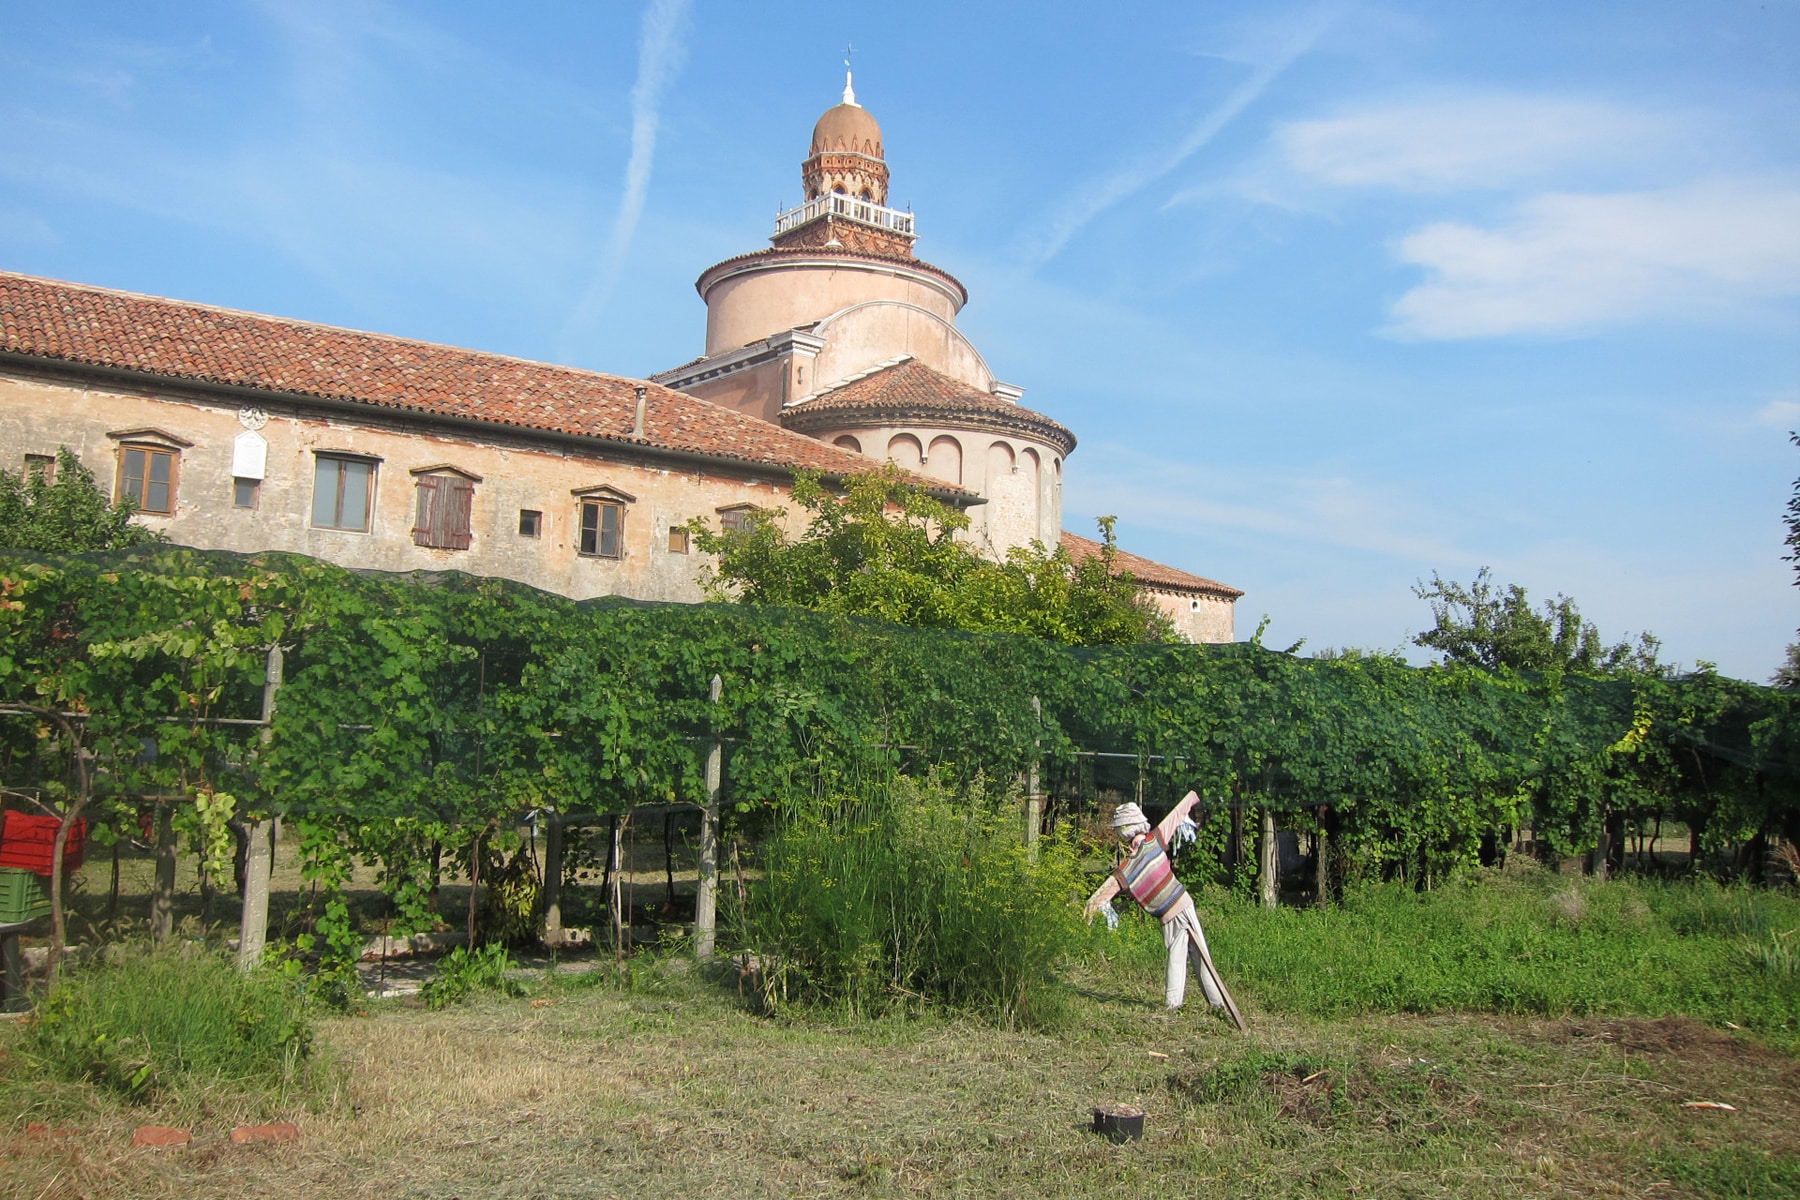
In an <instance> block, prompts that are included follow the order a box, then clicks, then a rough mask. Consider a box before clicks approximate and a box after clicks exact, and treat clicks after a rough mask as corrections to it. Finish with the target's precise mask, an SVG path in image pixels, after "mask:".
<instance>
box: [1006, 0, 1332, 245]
mask: <svg viewBox="0 0 1800 1200" xmlns="http://www.w3.org/2000/svg"><path fill="white" fill-rule="evenodd" d="M1344 8H1345V0H1321V2H1320V3H1318V4H1315V5H1314V6H1313V7H1311V8H1309V9H1308V10H1307V11H1306V12H1305V13H1304V14H1302V16H1301V17H1300V19H1299V20H1298V21H1296V22H1295V23H1293V24H1292V25H1291V26H1288V27H1286V28H1284V29H1282V30H1281V33H1280V37H1279V38H1278V39H1277V40H1275V41H1273V42H1272V43H1270V46H1269V48H1267V49H1266V51H1265V52H1266V53H1267V55H1268V57H1267V58H1265V59H1263V61H1262V62H1261V63H1260V64H1259V65H1258V66H1257V68H1256V70H1255V71H1253V72H1252V73H1251V75H1250V77H1249V78H1248V79H1246V80H1244V81H1243V82H1242V83H1240V84H1239V85H1238V86H1237V87H1236V88H1234V89H1232V91H1231V93H1230V94H1229V95H1227V96H1226V97H1225V99H1224V100H1222V101H1220V102H1219V104H1218V105H1216V106H1215V107H1214V108H1213V110H1212V111H1211V112H1209V113H1207V115H1206V117H1205V118H1204V119H1203V120H1202V121H1201V122H1200V123H1199V124H1198V125H1196V126H1194V128H1192V129H1191V130H1189V131H1188V133H1187V136H1185V137H1183V138H1182V139H1181V140H1180V141H1179V142H1177V143H1176V144H1175V145H1174V146H1173V147H1159V148H1157V149H1156V150H1155V151H1154V152H1153V153H1150V154H1147V155H1145V156H1143V157H1142V158H1140V159H1138V161H1136V162H1134V163H1129V164H1127V165H1125V166H1123V167H1121V168H1119V169H1117V170H1115V171H1113V172H1112V173H1111V174H1110V175H1107V176H1105V177H1104V178H1101V179H1095V180H1092V181H1090V182H1089V183H1088V184H1087V185H1085V186H1084V187H1082V188H1080V189H1078V190H1077V191H1076V192H1075V193H1074V194H1072V195H1071V196H1069V197H1068V198H1067V199H1066V200H1065V201H1064V202H1063V204H1062V205H1061V207H1060V208H1059V209H1058V210H1057V211H1056V212H1054V213H1052V214H1051V216H1050V217H1049V219H1048V220H1046V221H1045V222H1044V224H1043V233H1042V235H1041V236H1039V237H1037V238H1035V239H1034V240H1033V241H1032V243H1031V244H1030V245H1029V246H1028V247H1027V248H1026V250H1025V256H1026V257H1027V258H1028V259H1029V260H1030V261H1032V262H1034V263H1045V262H1049V261H1050V260H1051V259H1053V258H1055V257H1056V256H1057V255H1058V254H1059V253H1061V252H1062V248H1063V247H1064V246H1066V245H1068V244H1069V240H1070V239H1071V238H1073V237H1074V236H1075V235H1076V234H1078V233H1080V232H1081V231H1082V229H1084V228H1086V226H1087V224H1088V222H1090V221H1092V220H1093V219H1094V218H1095V217H1097V216H1099V215H1100V214H1101V213H1103V212H1105V211H1106V210H1107V209H1109V208H1111V207H1112V206H1113V205H1115V204H1117V203H1118V202H1119V201H1121V200H1123V199H1125V198H1126V197H1128V196H1131V195H1133V194H1135V193H1137V192H1139V191H1142V190H1143V189H1144V188H1146V187H1148V186H1150V185H1151V184H1152V183H1155V182H1156V181H1157V180H1159V179H1161V178H1163V177H1164V176H1166V175H1168V174H1169V173H1170V172H1171V171H1173V170H1174V169H1175V168H1176V167H1179V166H1180V165H1181V164H1182V163H1184V162H1186V161H1187V160H1188V159H1189V158H1191V157H1193V156H1194V154H1196V153H1197V152H1198V151H1200V150H1201V149H1202V148H1204V147H1205V146H1206V145H1207V143H1209V142H1211V141H1212V140H1213V139H1214V138H1215V137H1217V136H1218V135H1219V133H1220V132H1221V131H1222V130H1224V129H1225V128H1226V127H1227V126H1229V125H1230V124H1231V123H1232V122H1233V121H1235V120H1237V118H1238V116H1239V114H1241V113H1242V112H1243V111H1244V110H1245V109H1246V108H1248V107H1250V105H1252V104H1253V103H1255V102H1256V100H1257V99H1258V98H1259V97H1260V96H1261V95H1262V94H1263V93H1264V92H1265V91H1267V90H1268V89H1269V85H1270V84H1272V83H1274V82H1275V80H1276V79H1277V78H1279V77H1280V76H1281V74H1282V72H1284V71H1286V70H1287V69H1288V68H1289V67H1290V66H1292V65H1293V64H1294V62H1295V60H1297V59H1299V58H1300V56H1301V55H1303V54H1305V53H1306V52H1307V51H1308V50H1310V49H1311V48H1312V46H1313V44H1314V43H1315V42H1317V41H1318V40H1319V38H1320V36H1322V35H1323V34H1324V33H1325V31H1326V30H1327V29H1329V28H1330V27H1331V25H1332V23H1333V22H1335V21H1336V20H1337V19H1338V16H1339V15H1340V14H1341V13H1342V11H1343V10H1344Z"/></svg>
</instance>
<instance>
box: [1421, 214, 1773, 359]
mask: <svg viewBox="0 0 1800 1200" xmlns="http://www.w3.org/2000/svg"><path fill="white" fill-rule="evenodd" d="M1797 213H1800V180H1796V179H1792V178H1764V179H1739V180H1729V181H1718V182H1710V183H1703V184H1696V185H1692V186H1688V187H1678V188H1668V189H1664V190H1661V191H1644V192H1623V193H1613V194H1605V195H1568V194H1548V195H1542V196H1537V197H1534V198H1532V199H1530V200H1527V201H1525V202H1524V203H1522V204H1521V205H1519V207H1518V209H1517V212H1516V216H1515V218H1514V219H1513V220H1512V221H1510V222H1509V223H1507V224H1505V225H1503V226H1499V227H1494V228H1478V227H1476V226H1473V225H1468V224H1464V223H1462V222H1458V221H1445V222H1440V223H1438V224H1435V225H1429V226H1426V227H1425V228H1423V229H1420V230H1418V231H1417V232H1415V233H1411V234H1408V235H1407V236H1406V237H1404V238H1402V239H1401V240H1400V241H1399V242H1398V244H1397V245H1396V246H1395V253H1396V254H1397V255H1398V257H1399V258H1400V260H1401V261H1402V262H1406V263H1411V264H1414V265H1416V266H1419V267H1422V268H1424V269H1425V271H1426V272H1427V273H1428V276H1429V278H1428V279H1427V281H1426V282H1425V283H1422V284H1420V285H1419V286H1418V287H1415V288H1414V289H1413V290H1412V291H1410V292H1407V293H1406V294H1405V295H1404V296H1402V297H1400V299H1399V300H1398V301H1396V302H1395V304H1394V306H1393V310H1392V315H1393V321H1392V323H1391V324H1390V326H1389V327H1388V330H1387V332H1389V333H1391V334H1393V335H1395V336H1399V337H1406V338H1427V339H1452V338H1473V337H1493V336H1499V335H1504V334H1517V333H1547V334H1567V333H1579V332H1585V331H1588V330H1592V329H1595V328H1599V327H1602V326H1607V325H1612V324H1617V323H1621V322H1625V321H1630V320H1638V319H1644V318H1655V317H1667V316H1684V317H1692V316H1704V315H1708V314H1711V313H1717V312H1720V311H1729V310H1734V309H1738V308H1741V307H1743V306H1744V305H1745V304H1746V303H1751V302H1756V301H1764V300H1769V299H1773V298H1779V297H1787V296H1793V295H1796V294H1800V220H1797V219H1796V214H1797Z"/></svg>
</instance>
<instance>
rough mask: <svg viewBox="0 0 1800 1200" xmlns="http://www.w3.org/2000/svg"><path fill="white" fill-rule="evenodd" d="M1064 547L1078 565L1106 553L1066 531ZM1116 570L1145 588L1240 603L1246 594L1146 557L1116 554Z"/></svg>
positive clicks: (1114, 560)
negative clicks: (1225, 599)
mask: <svg viewBox="0 0 1800 1200" xmlns="http://www.w3.org/2000/svg"><path fill="white" fill-rule="evenodd" d="M1062 544H1063V549H1064V550H1067V551H1068V552H1069V557H1070V558H1072V559H1074V560H1075V561H1076V562H1082V561H1084V560H1086V559H1089V558H1093V557H1094V556H1095V555H1097V554H1099V553H1100V551H1101V550H1102V549H1103V547H1102V546H1101V544H1100V543H1099V542H1096V541H1094V540H1093V539H1092V538H1084V537H1082V536H1081V535H1080V534H1075V533H1070V532H1069V531H1068V530H1066V529H1065V530H1063V535H1062ZM1113 567H1114V569H1115V570H1116V571H1130V572H1131V577H1132V578H1133V579H1135V580H1137V581H1138V582H1139V583H1141V584H1143V585H1144V586H1145V587H1151V588H1166V589H1168V590H1170V591H1177V592H1206V593H1208V594H1209V595H1213V596H1223V597H1225V598H1227V599H1230V600H1236V599H1237V598H1238V597H1239V596H1242V595H1243V594H1244V593H1242V592H1240V591H1238V589H1236V588H1234V587H1227V586H1226V585H1224V584H1222V583H1219V582H1217V581H1215V580H1211V579H1207V578H1205V577H1204V576H1201V575H1189V574H1188V573H1187V572H1186V571H1177V570H1176V569H1175V568H1174V567H1166V566H1164V565H1163V564H1162V563H1159V562H1156V561H1154V560H1152V559H1148V558H1144V557H1143V556H1142V555H1138V554H1127V553H1125V551H1123V550H1116V551H1114V552H1113Z"/></svg>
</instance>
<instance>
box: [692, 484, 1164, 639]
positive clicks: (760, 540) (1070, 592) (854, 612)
mask: <svg viewBox="0 0 1800 1200" xmlns="http://www.w3.org/2000/svg"><path fill="white" fill-rule="evenodd" d="M793 497H794V501H795V502H796V503H797V504H799V505H800V507H801V508H803V509H804V510H806V511H807V512H808V513H810V514H811V519H810V521H809V522H808V524H807V528H806V531H805V532H804V533H803V534H801V535H800V536H799V537H797V538H791V537H789V536H788V534H787V531H786V530H785V529H784V528H783V526H782V519H783V518H784V517H785V516H786V510H768V509H763V510H757V511H755V512H753V513H752V514H751V515H750V519H749V521H748V523H747V524H746V526H745V527H743V528H739V529H725V530H721V531H715V530H712V529H710V528H708V527H707V526H706V525H705V524H703V523H702V522H700V521H699V520H694V521H691V522H689V523H688V528H689V530H690V532H691V533H692V534H693V535H694V539H695V543H696V544H697V545H698V546H699V548H700V549H701V550H703V551H705V552H707V553H709V554H716V555H718V556H719V562H718V565H717V567H715V568H714V569H713V571H712V573H711V575H710V577H709V579H708V582H707V588H708V592H709V594H710V595H711V596H712V597H713V598H714V599H723V600H735V601H737V602H738V603H741V604H760V605H772V606H782V607H788V608H808V609H813V610H816V611H820V612H832V613H841V614H844V615H846V616H859V617H877V618H880V619H881V620H884V621H892V622H894V623H896V624H900V625H911V626H915V627H918V628H924V629H966V630H971V631H979V632H1004V633H1022V634H1028V635H1031V636H1034V637H1041V638H1046V639H1049V640H1052V641H1057V642H1064V643H1068V644H1072V645H1101V644H1119V643H1131V642H1167V641H1173V640H1175V633H1174V627H1173V625H1172V624H1171V623H1170V622H1169V620H1168V618H1167V617H1165V616H1163V614H1162V613H1161V612H1159V611H1158V610H1157V609H1156V608H1155V606H1154V605H1153V604H1151V603H1150V601H1149V600H1148V599H1147V598H1146V597H1145V596H1144V594H1143V592H1142V591H1141V590H1140V589H1139V588H1138V586H1137V584H1136V583H1135V582H1134V581H1133V580H1132V578H1131V577H1130V576H1129V575H1128V574H1123V573H1120V574H1115V573H1114V563H1115V561H1116V554H1117V549H1116V546H1115V543H1114V538H1113V533H1112V523H1111V519H1110V518H1104V519H1102V521H1101V534H1102V537H1103V538H1104V546H1105V548H1104V550H1103V552H1102V553H1101V554H1100V555H1098V556H1096V557H1095V558H1093V559H1090V560H1088V561H1087V562H1084V563H1081V564H1079V565H1077V564H1076V563H1075V562H1074V561H1073V560H1071V559H1070V557H1069V555H1068V552H1067V551H1065V550H1064V549H1063V548H1062V547H1061V546H1057V547H1056V548H1055V549H1053V550H1046V549H1045V548H1044V547H1043V546H1042V545H1039V544H1035V543H1034V544H1033V545H1032V546H1030V547H1021V548H1016V549H1014V550H1013V551H1012V552H1011V553H1010V554H1009V555H1008V556H1007V558H1006V560H1005V561H1004V562H999V563H996V562H993V561H992V560H990V559H987V558H984V557H982V556H981V555H980V554H979V553H977V552H976V551H975V549H974V548H973V547H972V546H970V545H969V543H968V542H966V541H964V540H962V539H960V538H958V537H957V534H958V533H960V532H961V531H963V530H965V529H967V528H968V525H969V518H968V517H967V516H966V515H965V514H964V513H962V512H960V511H958V510H957V509H956V508H954V507H952V506H951V505H948V504H945V503H944V502H943V501H941V500H938V499H936V498H934V497H932V496H930V495H928V494H927V493H926V492H925V491H924V490H923V489H921V488H920V487H919V486H918V485H917V484H915V483H913V482H912V481H911V480H910V479H908V478H907V476H906V475H905V474H904V473H902V472H901V471H900V470H899V469H898V468H897V467H894V466H893V465H891V464H890V465H888V466H885V467H883V468H881V469H880V470H877V471H871V472H869V473H867V474H864V475H853V476H851V477H849V478H847V479H846V480H845V481H844V487H843V491H842V493H841V494H840V493H839V492H836V491H833V490H831V489H829V488H827V487H826V486H825V485H824V484H823V483H822V482H821V481H820V479H819V478H818V477H817V476H815V475H809V474H804V473H802V474H801V475H799V476H797V477H796V478H795V481H794V490H793Z"/></svg>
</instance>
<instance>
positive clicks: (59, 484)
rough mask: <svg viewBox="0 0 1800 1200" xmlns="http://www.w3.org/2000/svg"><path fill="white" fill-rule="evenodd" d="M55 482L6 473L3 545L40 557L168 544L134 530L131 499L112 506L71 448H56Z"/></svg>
mask: <svg viewBox="0 0 1800 1200" xmlns="http://www.w3.org/2000/svg"><path fill="white" fill-rule="evenodd" d="M55 476H56V478H55V481H54V482H51V481H50V480H49V479H46V478H45V473H44V472H41V471H27V472H25V473H24V474H23V475H13V474H10V473H8V472H6V471H0V546H6V547H9V548H11V549H14V550H29V551H33V552H35V553H38V554H75V553H80V552H81V551H84V550H123V549H127V548H129V547H132V546H141V545H144V544H145V543H148V542H160V541H165V540H166V539H165V538H164V537H163V535H162V534H161V533H159V532H157V531H156V530H154V529H146V528H144V527H143V526H142V525H133V524H132V523H131V515H132V513H133V512H135V511H136V508H137V506H136V505H135V504H133V503H132V501H131V498H130V497H128V496H121V497H119V500H118V502H117V503H116V504H115V503H109V502H108V501H107V499H106V494H105V493H104V492H102V491H101V490H100V486H99V484H97V483H95V482H94V475H93V472H91V471H89V470H88V469H87V468H86V467H84V466H82V465H81V460H80V459H78V458H76V457H75V455H74V453H73V452H72V451H71V450H70V449H69V448H68V447H67V446H58V447H57V449H56V472H55Z"/></svg>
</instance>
